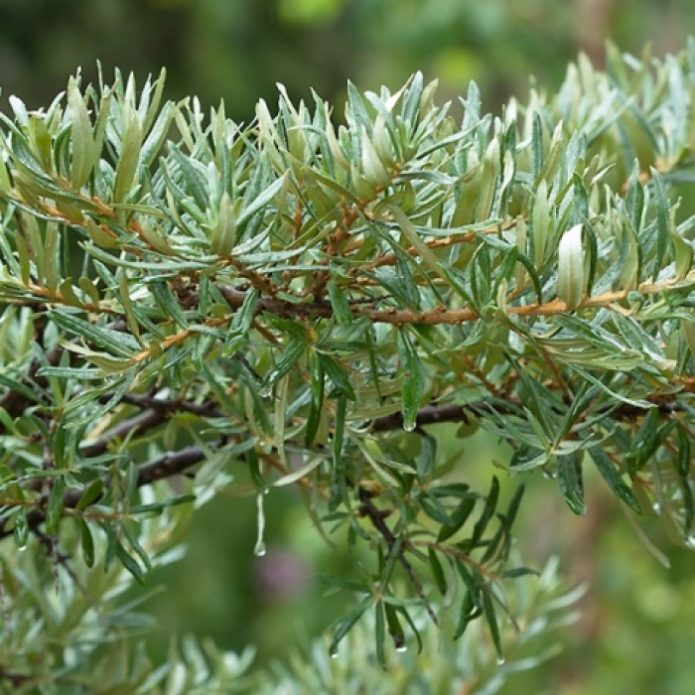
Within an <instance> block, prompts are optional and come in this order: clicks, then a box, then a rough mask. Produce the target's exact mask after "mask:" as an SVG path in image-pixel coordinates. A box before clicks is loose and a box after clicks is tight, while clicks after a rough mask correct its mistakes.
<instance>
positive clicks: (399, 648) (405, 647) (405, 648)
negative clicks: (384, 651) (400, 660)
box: [396, 644, 408, 654]
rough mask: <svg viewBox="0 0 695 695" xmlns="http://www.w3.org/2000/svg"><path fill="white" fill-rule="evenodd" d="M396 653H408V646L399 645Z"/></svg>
mask: <svg viewBox="0 0 695 695" xmlns="http://www.w3.org/2000/svg"><path fill="white" fill-rule="evenodd" d="M396 651H397V652H398V653H399V654H403V652H407V651H408V645H406V644H399V645H398V646H397V647H396Z"/></svg>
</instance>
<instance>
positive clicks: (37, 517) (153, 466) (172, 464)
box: [0, 445, 206, 538]
mask: <svg viewBox="0 0 695 695" xmlns="http://www.w3.org/2000/svg"><path fill="white" fill-rule="evenodd" d="M205 456H206V452H205V451H204V450H203V449H202V448H201V447H199V446H196V445H192V446H187V447H185V448H184V449H181V450H180V451H176V452H167V453H166V454H162V455H161V456H159V457H158V458H156V459H154V460H153V461H149V462H148V463H145V464H143V465H142V466H140V468H139V470H138V479H137V487H143V486H144V485H150V484H151V483H154V482H156V481H158V480H162V479H164V478H170V477H171V476H174V475H178V474H180V473H183V472H184V471H185V470H186V469H188V468H190V467H191V466H193V465H195V464H196V463H200V462H201V461H203V460H204V459H205ZM108 485H109V479H105V480H104V488H105V489H108ZM84 490H85V489H84V488H79V489H77V488H75V489H72V490H68V491H67V492H66V493H65V497H64V498H63V508H64V509H75V507H77V505H78V504H79V502H80V499H82V495H83V494H84ZM99 499H100V498H97V499H96V500H94V502H93V503H92V504H94V503H96V502H98V501H99ZM46 501H47V499H46V497H45V496H44V497H41V498H40V499H39V500H37V504H38V505H41V506H40V507H38V508H36V509H33V510H32V511H31V512H29V513H28V514H27V527H28V528H29V530H30V531H32V532H33V531H34V530H35V529H37V528H38V527H39V526H40V525H41V524H42V523H43V521H44V520H45V518H46V511H45V509H43V505H45V504H46ZM6 522H7V519H2V520H0V538H4V537H6V536H9V535H10V534H11V533H12V531H8V530H7V529H6V527H5V526H6Z"/></svg>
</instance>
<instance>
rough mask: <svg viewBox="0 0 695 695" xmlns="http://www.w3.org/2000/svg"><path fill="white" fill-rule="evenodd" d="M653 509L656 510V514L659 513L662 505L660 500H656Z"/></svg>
mask: <svg viewBox="0 0 695 695" xmlns="http://www.w3.org/2000/svg"><path fill="white" fill-rule="evenodd" d="M652 509H653V510H654V513H655V514H658V513H659V512H660V511H661V505H660V504H659V503H658V502H654V504H653V505H652Z"/></svg>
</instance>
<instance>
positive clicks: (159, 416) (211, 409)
mask: <svg viewBox="0 0 695 695" xmlns="http://www.w3.org/2000/svg"><path fill="white" fill-rule="evenodd" d="M109 399H110V396H109V395H108V394H107V395H105V396H102V397H101V398H100V399H99V400H100V401H102V402H104V401H108V400H109ZM121 402H122V403H128V404H129V405H135V406H137V407H139V408H142V407H145V408H147V410H144V411H143V412H142V413H139V414H138V415H135V416H133V417H131V418H128V419H127V420H123V422H119V423H118V424H117V425H115V426H114V427H112V428H111V429H110V430H107V431H106V432H104V434H103V435H102V436H101V437H99V438H98V439H95V440H93V441H92V442H88V443H87V444H85V445H84V446H82V447H81V448H80V454H81V455H82V456H88V457H89V456H99V454H103V453H104V452H105V451H106V450H107V449H108V447H109V444H110V443H111V442H113V441H115V440H118V439H123V438H125V437H127V436H128V435H129V434H131V433H132V434H138V433H139V434H142V433H144V432H147V431H148V430H151V429H154V428H155V427H157V426H158V425H161V424H162V423H163V422H165V421H166V420H167V419H168V418H170V417H171V416H172V415H173V414H174V413H176V412H181V411H185V412H189V413H194V414H196V415H200V416H201V417H204V416H209V417H219V416H220V415H221V413H220V411H219V410H217V407H216V404H215V402H214V401H206V402H205V403H203V404H200V405H199V404H197V403H192V402H190V401H183V400H180V399H164V398H155V397H153V396H149V395H146V394H137V393H127V394H125V395H124V396H123V398H122V399H121Z"/></svg>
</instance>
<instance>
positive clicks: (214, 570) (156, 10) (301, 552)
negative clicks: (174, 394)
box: [0, 0, 695, 695]
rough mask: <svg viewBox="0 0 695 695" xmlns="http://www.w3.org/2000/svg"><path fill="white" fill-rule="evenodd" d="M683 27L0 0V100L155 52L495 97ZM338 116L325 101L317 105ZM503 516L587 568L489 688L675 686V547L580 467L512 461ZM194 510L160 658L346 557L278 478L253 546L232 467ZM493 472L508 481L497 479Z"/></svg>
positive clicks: (281, 643)
mask: <svg viewBox="0 0 695 695" xmlns="http://www.w3.org/2000/svg"><path fill="white" fill-rule="evenodd" d="M689 33H695V3H694V2H693V1H692V0H672V1H670V2H669V1H667V0H649V1H642V2H635V1H631V0H572V1H570V0H568V1H566V2H557V1H556V2H551V1H550V0H513V1H512V0H485V2H481V1H478V2H468V1H466V0H427V1H416V0H198V1H193V0H89V1H86V0H3V2H2V3H0V87H1V88H2V97H1V99H2V108H3V109H4V108H5V107H6V101H5V100H6V98H7V96H9V95H10V94H17V95H18V96H20V97H21V98H22V99H23V100H24V101H25V102H26V103H27V105H28V106H29V107H30V108H37V107H39V106H43V105H47V104H48V102H49V101H50V100H51V99H52V98H53V97H54V96H55V95H56V94H57V93H58V92H59V91H61V90H62V89H63V88H64V85H65V84H66V81H67V77H68V75H69V74H71V73H73V72H74V71H75V70H76V69H77V68H78V67H81V69H82V71H83V74H84V75H85V76H86V77H87V78H88V79H95V77H96V74H97V73H96V61H97V60H100V61H101V62H102V64H103V67H104V72H105V74H106V75H107V76H108V75H109V74H110V73H111V71H112V69H113V68H114V67H115V66H119V67H120V68H121V69H122V70H123V71H126V72H127V71H129V70H134V71H135V72H136V74H137V75H138V77H139V78H140V79H141V80H142V79H143V78H144V76H145V75H146V74H147V73H148V72H153V73H158V72H159V70H160V68H161V67H162V66H166V68H167V70H168V75H169V77H168V96H169V97H170V98H175V99H179V98H183V97H184V96H187V95H192V94H195V95H198V96H199V98H200V100H201V102H202V104H203V106H209V105H213V104H217V103H218V102H219V100H220V99H224V101H225V103H226V106H227V113H228V114H230V115H231V116H232V117H233V118H235V119H237V120H240V121H246V122H248V121H249V120H250V119H251V118H252V114H253V107H254V104H255V102H256V101H257V99H258V98H260V97H264V98H266V99H267V100H268V101H269V102H271V103H272V102H274V101H275V99H276V97H275V95H276V88H275V83H276V82H282V83H283V84H285V85H286V86H287V88H288V91H289V93H290V95H291V96H292V97H293V98H296V99H299V98H306V97H310V89H311V88H314V89H316V90H317V91H318V92H319V93H320V94H321V95H322V96H324V97H326V98H329V99H331V100H332V101H333V102H334V103H336V104H340V103H341V102H342V99H343V97H344V89H345V82H346V80H347V79H351V80H353V81H354V82H355V83H357V84H358V85H359V86H360V87H361V88H365V89H366V88H371V89H374V88H377V87H378V86H379V85H381V84H387V85H389V87H391V88H392V89H395V88H397V87H398V86H399V85H400V84H401V83H402V82H404V81H405V80H406V79H407V77H408V76H409V75H410V74H411V73H412V72H413V71H415V70H423V71H424V73H425V76H426V77H427V78H430V79H431V78H435V77H437V78H439V80H440V84H441V86H440V99H442V100H444V99H456V98H457V97H458V96H459V95H462V94H464V93H465V91H466V88H467V84H468V82H469V81H470V80H471V79H473V80H475V81H477V82H478V83H479V85H480V87H481V91H482V94H483V100H484V105H485V106H486V108H487V109H490V110H495V109H496V108H498V106H499V105H500V104H501V103H502V102H503V101H505V100H506V99H508V98H509V97H510V96H512V95H514V96H517V97H519V99H520V100H521V101H522V102H523V101H524V99H525V95H526V94H527V91H528V87H529V76H532V78H531V79H532V80H535V82H536V83H537V84H538V85H540V86H543V87H546V88H547V89H548V90H552V89H554V88H556V87H557V85H558V84H559V83H560V81H561V79H562V77H563V74H564V71H565V68H566V63H567V61H568V60H571V59H573V58H574V57H575V56H576V53H577V51H578V50H585V51H586V52H587V53H588V54H589V55H590V57H591V58H592V60H593V61H594V62H595V63H598V64H601V62H602V60H603V52H604V41H605V39H606V38H610V39H611V40H612V41H614V42H615V43H616V44H617V45H618V46H619V47H620V48H621V49H622V50H627V51H630V52H634V53H637V54H641V53H642V51H643V49H644V47H645V45H647V44H650V46H651V48H650V50H651V51H652V53H653V54H655V55H660V54H662V53H664V52H665V51H668V50H678V49H679V48H681V47H682V46H683V45H684V43H685V40H686V37H687V35H688V34H689ZM337 113H338V117H340V109H337ZM443 436H444V437H445V439H446V441H447V443H448V446H449V447H450V450H451V451H452V452H455V453H456V455H457V460H458V463H457V467H456V475H457V476H460V477H465V478H466V479H467V480H470V479H471V478H473V479H474V480H480V481H486V480H487V479H488V477H489V476H490V474H491V471H492V465H493V462H494V461H495V460H498V461H502V462H503V461H504V460H505V456H506V453H505V451H504V450H503V449H502V448H500V447H498V446H497V444H496V443H495V442H494V441H491V440H490V439H489V438H487V437H485V436H476V437H475V438H473V439H472V440H471V439H469V440H466V442H465V448H464V450H463V451H461V443H460V442H458V441H457V440H456V437H455V433H454V431H453V430H451V429H448V430H446V431H445V432H444V433H443ZM529 482H530V488H531V490H530V494H529V496H528V498H527V499H526V504H525V505H524V515H523V519H522V523H521V524H520V525H519V526H518V534H519V536H520V538H521V539H522V545H523V546H524V551H525V553H526V554H527V555H528V556H530V558H531V559H534V560H535V561H536V562H537V563H538V564H539V565H540V564H541V563H542V562H543V561H544V559H545V558H547V557H548V555H550V554H553V553H556V554H558V555H559V556H560V558H561V562H562V566H563V568H564V571H565V573H566V574H567V575H568V576H570V577H573V578H576V579H577V580H578V581H587V582H588V583H589V590H588V593H587V595H586V597H585V599H584V600H583V603H582V611H583V613H582V618H581V619H580V620H579V622H577V623H576V624H575V625H573V626H572V627H571V628H568V629H566V630H565V631H564V632H563V633H562V640H563V642H564V646H565V648H564V651H563V653H562V654H561V655H560V656H559V657H557V658H555V659H553V660H552V661H550V662H549V663H547V664H545V665H543V666H542V667H541V668H539V669H537V670H536V671H533V672H531V673H529V674H524V675H519V676H516V677H514V678H512V679H511V680H510V681H509V682H508V684H507V685H506V686H505V689H504V692H534V693H536V692H547V693H556V692H562V693H590V694H591V695H602V694H603V693H605V694H606V695H608V694H609V693H610V694H611V695H612V694H613V693H617V692H631V693H656V692H658V693H660V694H668V693H673V694H674V695H676V694H678V695H680V694H681V693H688V692H692V688H693V686H692V683H694V682H695V660H693V659H692V650H693V646H694V645H695V582H693V581H692V576H693V569H694V568H695V564H694V562H693V555H692V553H688V551H686V550H683V549H679V548H677V547H675V546H674V545H672V544H671V542H670V541H669V539H667V538H665V537H664V535H663V532H662V531H661V530H660V529H659V528H658V527H656V526H655V527H653V528H652V527H649V526H647V527H645V531H646V533H647V534H648V535H649V537H650V538H651V539H652V541H654V542H655V543H656V544H657V545H658V546H659V547H660V548H662V549H663V550H664V551H665V553H666V555H668V557H669V558H670V560H671V565H672V566H671V569H665V568H664V567H663V566H662V565H661V564H659V563H658V562H657V560H656V559H655V558H654V557H653V556H652V555H650V554H649V553H648V552H647V551H646V550H645V547H644V545H643V544H642V542H641V541H640V540H639V539H638V538H637V536H636V534H635V532H634V530H633V529H632V528H631V527H630V526H629V525H628V523H627V521H626V518H625V516H624V515H623V514H622V512H621V511H620V509H619V508H618V507H617V506H616V503H615V502H614V501H612V500H611V499H610V498H609V496H608V495H607V494H605V493H604V490H603V489H602V487H601V483H600V481H595V480H589V483H588V494H587V499H588V505H589V512H588V514H587V516H586V517H584V518H581V519H578V518H576V517H574V516H573V515H572V514H571V512H570V511H569V510H568V509H567V508H566V507H564V505H563V503H562V501H561V500H560V498H559V495H558V494H557V491H556V489H555V486H554V485H553V484H552V483H550V482H548V481H544V480H543V479H542V478H540V477H538V478H532V479H531V480H530V481H529ZM235 485H236V488H235V487H234V485H233V486H232V488H230V490H228V491H225V493H223V494H222V495H220V496H219V497H218V498H217V499H216V500H215V501H213V502H210V503H208V504H207V505H205V506H204V507H203V508H202V509H201V510H200V511H199V512H198V514H197V515H196V517H195V519H194V522H193V527H192V532H191V534H190V537H189V540H188V544H187V545H188V552H187V556H186V557H185V559H184V560H182V561H180V562H178V563H176V564H174V565H171V566H169V567H167V568H166V569H164V570H160V571H158V573H157V574H156V576H155V577H153V578H152V583H153V584H157V585H160V586H161V587H162V590H161V591H160V592H159V593H158V594H156V595H155V596H154V597H153V598H152V599H150V601H149V602H148V605H147V608H148V609H149V610H151V611H153V612H155V614H156V615H157V616H158V618H159V624H160V630H159V631H158V632H157V633H155V634H153V635H150V636H149V638H148V639H149V640H150V643H151V649H152V651H153V653H155V654H158V655H159V656H160V657H162V658H163V657H164V655H165V654H166V649H167V642H168V639H169V636H170V635H171V633H172V632H174V631H175V632H177V633H179V634H183V633H194V634H197V635H201V636H202V635H210V636H212V637H214V638H215V639H216V640H217V641H218V642H219V643H220V645H221V646H223V647H225V648H232V649H241V648H243V646H244V645H246V644H248V643H254V644H256V645H257V647H258V650H259V656H258V659H259V663H263V662H265V661H267V660H268V659H273V658H283V657H285V656H286V655H287V654H288V652H289V651H291V650H292V649H294V648H295V646H296V645H297V644H298V643H300V642H302V641H305V640H306V639H307V638H308V637H309V636H313V635H316V634H319V633H320V632H321V630H323V629H324V628H325V627H326V626H327V625H328V624H329V623H330V621H331V620H332V619H333V618H334V617H336V616H337V615H339V612H340V609H341V598H340V597H339V596H338V597H336V596H331V597H326V596H324V595H323V593H322V590H321V589H320V587H318V586H317V585H316V584H315V583H314V582H313V581H312V576H313V575H314V574H316V573H317V572H332V571H342V570H346V571H347V570H349V567H350V564H351V563H355V562H356V561H357V558H354V557H351V556H349V555H341V554H339V553H337V552H334V551H333V550H331V549H330V548H329V547H328V546H327V545H326V544H325V543H324V542H323V541H322V540H321V539H320V538H319V536H318V535H317V534H316V533H315V532H314V531H313V529H312V528H311V526H310V524H309V523H308V520H307V517H306V515H305V514H304V512H303V509H302V507H301V505H300V504H298V501H299V500H298V499H297V498H295V497H294V496H293V495H292V493H280V492H272V493H271V494H270V495H269V496H268V498H267V499H266V513H267V518H268V527H267V533H266V542H267V544H268V547H269V549H268V553H267V555H266V556H265V557H263V558H257V557H255V556H254V555H253V552H252V551H253V546H254V543H255V534H256V527H255V526H256V514H255V498H253V497H244V496H243V495H239V494H238V493H239V491H240V490H241V489H242V488H243V480H239V481H237V482H236V483H235ZM508 485H509V487H510V489H511V484H510V483H508Z"/></svg>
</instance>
